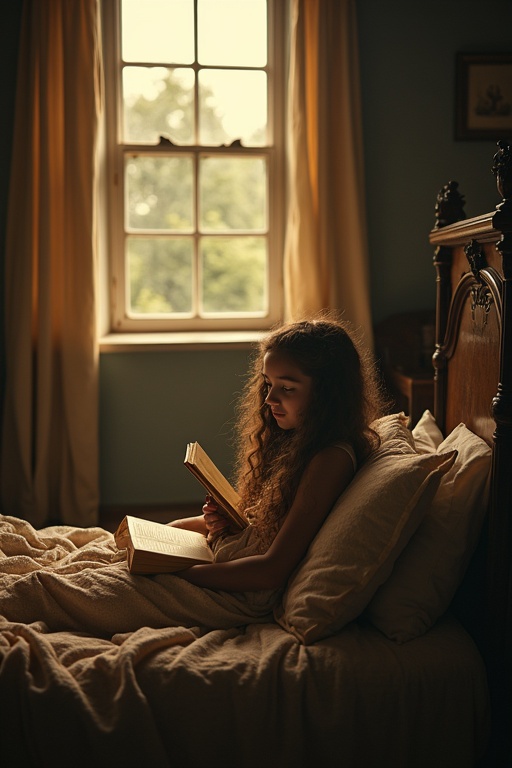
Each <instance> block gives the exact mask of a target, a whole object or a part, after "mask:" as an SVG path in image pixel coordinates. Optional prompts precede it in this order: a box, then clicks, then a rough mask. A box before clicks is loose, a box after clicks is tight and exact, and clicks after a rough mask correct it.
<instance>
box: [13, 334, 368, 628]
mask: <svg viewBox="0 0 512 768" xmlns="http://www.w3.org/2000/svg"><path fill="white" fill-rule="evenodd" d="M244 394H245V397H244V398H243V400H242V401H241V407H240V410H239V419H238V453H237V483H236V485H237V488H238V491H239V493H240V495H241V498H242V506H243V510H244V511H245V514H246V516H247V517H248V519H249V521H250V523H251V525H249V526H248V527H247V528H246V529H245V530H244V531H242V532H241V533H240V532H238V533H235V532H234V531H233V530H231V528H230V524H229V520H228V519H227V518H226V517H225V516H224V515H223V514H222V512H221V510H220V509H218V508H217V506H216V505H215V503H214V502H213V501H212V500H211V499H207V501H206V503H205V505H204V507H203V514H202V515H200V516H199V517H192V518H185V519H182V520H177V521H174V522H173V523H171V525H174V526H177V527H181V528H187V529H190V530H194V531H200V532H202V533H203V534H204V535H205V536H207V537H208V539H209V542H210V544H211V546H212V549H213V551H214V553H215V561H214V563H212V564H211V565H210V564H208V565H195V566H193V567H191V568H187V569H186V570H183V571H180V572H178V573H175V574H158V575H155V576H152V577H147V576H134V575H132V574H130V573H129V571H128V569H127V567H126V557H125V555H124V553H123V552H119V551H117V550H116V548H115V546H114V545H113V542H112V540H111V537H110V539H109V542H108V546H106V547H105V549H104V550H103V554H102V558H103V559H101V558H100V559H99V560H98V556H97V553H94V561H93V562H90V561H89V559H88V557H87V556H86V553H85V552H84V553H78V555H77V554H73V562H72V563H71V564H69V563H67V562H66V563H65V567H63V566H60V564H59V563H52V564H51V566H49V567H48V568H47V567H43V566H41V567H40V568H36V569H33V567H32V564H29V565H28V566H27V572H26V573H24V574H23V576H20V575H17V574H15V573H12V572H9V569H10V568H11V566H10V565H9V563H10V558H6V560H5V561H3V562H5V563H6V568H5V570H4V569H3V568H2V566H1V563H2V561H1V560H0V592H1V594H0V598H1V600H0V602H1V605H2V613H3V615H4V616H5V617H6V618H7V619H9V620H11V621H23V622H30V621H36V620H41V621H44V622H45V623H46V625H47V626H48V627H49V628H51V629H53V630H60V629H73V630H78V631H90V632H93V633H95V634H106V635H112V634H113V633H116V632H129V631H134V630H136V629H138V628H139V627H142V626H149V627H155V628H156V627H166V626H187V627H196V626H199V627H204V628H218V629H221V628H226V627H234V626H240V625H245V624H249V623H253V622H266V621H271V620H272V612H273V609H274V606H275V604H276V602H277V600H279V598H280V595H281V593H282V590H283V589H284V587H285V585H286V582H287V580H288V578H289V576H290V574H291V573H292V571H293V570H294V568H296V566H297V565H298V563H299V562H300V560H301V559H302V558H303V557H304V555H305V553H306V551H307V549H308V546H309V545H310V543H311V541H312V540H313V538H314V536H315V534H316V533H317V531H318V530H319V528H320V526H321V525H322V523H323V522H324V520H325V518H326V517H327V515H328V514H329V511H330V510H331V508H332V506H333V504H334V502H335V501H336V499H337V498H338V496H339V495H340V494H341V493H342V491H343V490H344V489H345V488H346V487H347V485H348V484H349V483H350V481H351V479H352V477H353V475H354V473H355V471H356V469H357V467H358V466H360V465H361V464H362V463H363V462H364V461H365V459H366V458H367V457H368V455H369V454H370V453H371V451H372V450H373V449H374V448H375V447H376V445H377V443H378V436H377V435H376V433H375V432H374V431H373V430H372V429H371V427H370V424H371V422H372V421H373V420H374V419H375V418H377V417H379V416H380V415H382V412H383V402H382V400H381V394H380V390H379V387H378V385H377V383H376V379H375V376H374V372H373V368H372V366H371V364H370V363H369V360H368V357H367V355H366V353H364V352H363V351H362V350H360V349H359V348H358V345H357V343H356V342H355V340H354V338H353V337H352V336H351V334H350V332H349V330H348V327H347V325H346V324H345V323H343V322H341V321H337V320H332V319H317V320H312V321H304V322H296V323H290V324H287V325H284V326H282V327H281V328H279V329H278V330H276V331H274V332H273V333H271V334H270V335H269V336H268V337H267V338H266V339H265V340H264V341H263V342H262V343H261V345H260V349H259V354H258V355H257V357H256V359H255V360H254V363H253V366H252V371H251V375H250V378H249V380H248V383H247V386H246V390H245V393H244ZM8 527H9V524H7V528H8ZM106 535H107V534H106ZM0 539H1V536H0ZM9 541H12V536H11V537H10V539H9ZM0 544H1V541H0ZM9 546H12V544H10V545H9ZM55 566H58V567H55Z"/></svg>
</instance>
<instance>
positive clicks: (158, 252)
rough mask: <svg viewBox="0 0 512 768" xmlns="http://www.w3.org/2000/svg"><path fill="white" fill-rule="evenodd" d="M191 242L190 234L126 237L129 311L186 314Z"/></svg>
mask: <svg viewBox="0 0 512 768" xmlns="http://www.w3.org/2000/svg"><path fill="white" fill-rule="evenodd" d="M193 251H194V243H193V240H192V238H191V237H180V238H172V237H166V238H162V237H156V238H152V239H149V238H145V237H137V238H135V237H128V238H127V240H126V264H127V271H128V287H129V301H128V306H129V313H130V314H132V315H133V314H184V313H185V314H190V312H191V311H192V280H193Z"/></svg>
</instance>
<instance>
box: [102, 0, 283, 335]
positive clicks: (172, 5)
mask: <svg viewBox="0 0 512 768" xmlns="http://www.w3.org/2000/svg"><path fill="white" fill-rule="evenodd" d="M284 5H285V4H284V3H275V4H274V2H272V1H271V0H115V2H111V1H110V0H109V1H108V2H104V11H105V40H106V44H105V67H106V73H107V110H108V115H107V117H108V122H107V137H108V138H107V143H108V148H109V158H110V160H111V166H110V169H109V179H110V186H109V193H110V197H109V200H110V212H111V214H110V217H109V221H110V225H111V227H112V238H111V242H110V252H111V255H112V258H111V274H112V289H113V290H112V294H113V295H112V298H113V302H112V304H113V311H112V325H113V330H172V329H175V330H187V329H189V330H190V329H201V328H209V329H214V328H220V329H226V328H231V329H235V328H258V327H260V328H262V327H266V326H268V325H270V324H271V323H272V322H274V321H275V320H277V319H278V317H279V312H280V282H281V280H280V272H281V270H280V261H281V254H282V217H283V183H282V166H283V163H282V144H283V142H282V138H281V137H282V122H283V121H282V113H283V101H284V99H283V96H282V93H283V87H282V82H283V80H282V74H283V73H282V58H283V57H282V55H280V56H276V53H275V52H276V50H278V49H281V48H282V29H283V28H284V25H283V23H282V19H279V17H278V15H279V14H280V13H282V6H284ZM278 9H279V10H278ZM279 39H280V40H281V46H279V45H278V40H279ZM113 41H115V44H114V45H112V42H113ZM109 43H110V47H109ZM111 87H112V91H110V90H109V89H110V88H111Z"/></svg>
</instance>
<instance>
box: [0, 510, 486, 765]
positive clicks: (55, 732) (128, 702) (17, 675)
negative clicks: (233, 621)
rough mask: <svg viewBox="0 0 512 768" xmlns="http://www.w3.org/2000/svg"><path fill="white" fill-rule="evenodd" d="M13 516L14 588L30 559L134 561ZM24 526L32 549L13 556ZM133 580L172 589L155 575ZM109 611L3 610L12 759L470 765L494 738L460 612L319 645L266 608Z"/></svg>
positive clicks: (73, 569) (101, 534) (34, 567)
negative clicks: (52, 614)
mask: <svg viewBox="0 0 512 768" xmlns="http://www.w3.org/2000/svg"><path fill="white" fill-rule="evenodd" d="M5 520H6V519H5V518H4V522H5ZM7 522H8V524H9V525H11V526H14V527H13V528H12V531H11V534H9V535H7V536H4V537H2V540H3V547H4V548H3V551H2V556H1V559H0V574H1V578H0V583H3V584H4V588H5V590H6V591H5V592H4V597H5V596H6V595H7V596H8V595H9V592H10V586H9V585H12V584H15V583H17V580H20V579H21V580H24V579H25V578H26V577H27V576H30V575H31V574H32V576H31V578H32V580H33V579H34V578H43V579H44V578H48V576H47V575H46V576H45V574H48V573H49V572H50V571H53V572H54V573H58V574H60V575H61V577H62V583H61V588H62V589H64V588H65V586H64V585H65V582H66V579H68V578H72V577H73V575H74V574H76V573H80V572H82V571H84V570H87V571H88V572H89V576H91V583H93V580H92V575H93V574H94V573H95V572H96V573H98V574H100V573H101V571H102V569H112V571H113V572H114V573H117V572H120V571H121V569H122V568H123V567H124V568H125V566H124V555H122V554H120V553H119V552H117V550H116V548H115V546H114V545H113V539H112V535H111V534H109V533H107V532H106V531H103V530H102V529H99V528H96V529H88V530H82V529H66V528H64V527H62V526H61V527H58V528H53V529H46V530H45V531H44V532H33V529H31V528H30V526H28V524H27V523H24V522H23V521H17V522H16V523H14V522H13V518H9V519H8V520H7ZM16 536H18V537H19V536H21V537H23V539H24V541H25V549H24V551H23V553H22V554H21V555H20V554H16V555H12V556H11V555H10V554H9V547H10V546H11V545H12V551H13V552H14V551H16V552H19V548H20V542H19V541H17V542H16V541H15V537H16ZM16 570H18V571H19V573H18V574H16ZM34 574H38V576H37V577H36V576H34ZM179 581H180V583H183V582H181V580H179ZM113 583H114V584H121V585H124V584H126V582H125V580H124V579H123V578H120V579H117V580H114V582H113ZM135 584H139V585H146V586H147V585H151V584H152V585H154V584H156V585H157V587H160V588H163V587H162V584H160V583H159V580H158V578H157V579H145V578H144V577H140V579H139V580H137V581H136V582H135ZM141 588H142V587H141ZM132 596H135V592H133V595H132ZM116 600H117V596H116V594H115V587H114V588H113V590H112V602H113V603H115V602H116ZM143 602H144V603H145V602H146V598H144V601H143ZM141 604H142V603H141ZM137 605H138V602H137V599H135V600H134V602H133V604H132V609H133V614H134V618H133V622H134V623H136V620H137ZM224 607H225V606H224ZM160 608H161V606H157V610H158V611H160ZM227 610H228V611H229V610H231V608H230V606H229V604H228V605H227ZM73 621H76V622H77V625H78V624H79V616H76V617H74V618H73ZM90 623H91V621H90V617H86V621H84V625H86V624H90ZM99 624H101V625H102V632H101V633H100V632H94V631H91V630H90V629H89V631H85V630H84V629H80V628H75V629H73V630H69V629H66V630H61V631H55V630H53V631H52V630H51V629H50V628H49V627H48V625H47V624H46V623H44V622H42V621H39V620H35V621H21V620H16V621H13V620H7V619H6V618H2V619H0V702H1V712H0V723H1V729H2V756H3V757H4V758H6V759H7V760H6V762H5V763H4V764H5V765H6V766H9V768H16V767H17V766H46V765H52V766H55V767H56V768H58V767H59V766H62V767H63V768H64V767H65V768H70V766H73V768H75V767H76V768H80V767H81V766H88V767H90V766H95V768H101V767H102V766H105V768H106V767H107V766H108V767H109V768H111V767H115V766H120V767H121V766H123V768H130V767H131V766H134V768H135V766H137V768H139V766H144V767H145V768H152V767H153V766H154V767H155V768H158V767H159V766H176V768H210V766H212V767H216V766H219V767H220V766H222V768H229V767H230V766H232V767H233V768H235V767H236V768H262V766H266V767H267V766H268V768H272V767H273V766H275V767H276V768H277V767H278V766H279V768H287V767H288V766H289V767H290V768H292V766H293V768H300V767H301V766H303V767H308V768H309V766H317V765H322V766H323V767H325V768H327V767H328V766H340V768H400V766H403V768H421V767H424V768H431V767H432V765H436V768H443V767H444V768H455V766H460V768H463V767H464V766H467V768H469V766H472V765H473V762H474V759H475V755H478V754H480V753H481V751H482V749H483V746H484V744H485V740H486V736H487V727H488V699H487V688H486V680H485V671H484V670H483V664H482V662H481V659H480V657H479V655H478V654H477V652H476V649H475V648H474V645H473V643H472V641H471V639H470V637H469V636H468V635H467V634H466V633H465V631H464V630H463V629H462V627H461V626H460V625H459V624H458V623H457V622H455V621H454V620H452V619H450V618H446V619H445V620H444V621H443V622H440V624H439V625H437V626H436V627H435V628H433V630H431V631H430V632H429V633H428V634H427V635H426V636H424V637H422V638H418V639H417V640H414V641H411V642H409V643H405V644H404V645H402V646H399V645H397V644H395V643H393V642H392V641H389V640H387V639H386V638H385V637H384V636H383V635H381V634H380V633H379V632H377V630H375V629H373V628H371V627H367V626H364V625H362V624H358V623H357V622H354V623H353V624H351V625H349V626H348V627H346V628H345V629H344V630H343V631H342V632H340V633H339V635H337V636H336V637H332V638H329V639H328V640H323V641H321V642H319V643H315V644H313V645H311V646H303V645H301V644H300V643H299V642H298V641H297V640H296V639H295V638H294V637H293V636H292V635H290V634H289V633H287V632H286V631H284V630H283V629H282V628H281V627H279V626H278V625H277V624H275V623H274V622H271V621H269V620H268V619H266V620H263V617H258V619H257V620H256V621H254V619H253V621H252V622H249V623H247V624H241V625H239V626H235V627H233V626H231V627H227V628H224V629H222V628H221V629H212V628H209V627H206V626H195V627H193V626H189V627H184V626H161V627H151V626H148V625H141V626H139V627H138V628H132V629H129V630H127V631H123V632H116V633H113V634H110V635H109V634H108V632H105V631H103V630H105V629H106V626H105V624H104V622H103V621H99Z"/></svg>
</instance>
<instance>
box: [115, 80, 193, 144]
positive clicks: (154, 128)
mask: <svg viewBox="0 0 512 768" xmlns="http://www.w3.org/2000/svg"><path fill="white" fill-rule="evenodd" d="M123 102H124V112H123V116H124V140H125V141H126V142H127V143H137V142H140V143H144V144H158V141H159V138H160V136H164V137H165V138H167V139H170V140H171V141H172V142H173V143H174V144H181V145H184V144H192V143H193V141H194V72H193V70H191V69H185V68H177V69H167V68H165V67H125V68H124V70H123Z"/></svg>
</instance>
